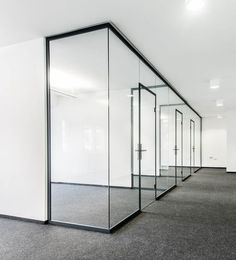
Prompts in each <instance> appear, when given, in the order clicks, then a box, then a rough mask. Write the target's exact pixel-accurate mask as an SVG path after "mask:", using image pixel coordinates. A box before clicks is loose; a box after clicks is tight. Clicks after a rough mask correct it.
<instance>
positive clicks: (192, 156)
mask: <svg viewBox="0 0 236 260" xmlns="http://www.w3.org/2000/svg"><path fill="white" fill-rule="evenodd" d="M194 167H195V121H194V120H193V119H190V173H191V174H192V173H193V172H194Z"/></svg>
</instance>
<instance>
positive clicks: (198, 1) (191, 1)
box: [185, 0, 205, 11]
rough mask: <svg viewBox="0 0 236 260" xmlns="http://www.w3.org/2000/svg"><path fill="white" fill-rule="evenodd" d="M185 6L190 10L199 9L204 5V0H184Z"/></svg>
mask: <svg viewBox="0 0 236 260" xmlns="http://www.w3.org/2000/svg"><path fill="white" fill-rule="evenodd" d="M185 2H186V8H187V9H188V10H190V11H199V10H200V9H202V8H203V7H204V6H205V1H204V0H185Z"/></svg>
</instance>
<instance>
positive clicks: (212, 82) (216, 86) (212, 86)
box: [210, 79, 220, 89]
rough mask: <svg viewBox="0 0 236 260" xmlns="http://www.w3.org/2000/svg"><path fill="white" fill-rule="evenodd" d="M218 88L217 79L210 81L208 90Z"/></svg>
mask: <svg viewBox="0 0 236 260" xmlns="http://www.w3.org/2000/svg"><path fill="white" fill-rule="evenodd" d="M219 87H220V81H219V80H218V79H212V80H211V81H210V88H211V89H218V88H219Z"/></svg>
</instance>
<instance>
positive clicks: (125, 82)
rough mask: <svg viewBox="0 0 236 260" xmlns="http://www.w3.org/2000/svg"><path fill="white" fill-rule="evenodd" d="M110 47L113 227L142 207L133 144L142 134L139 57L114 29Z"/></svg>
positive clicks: (111, 212) (111, 219) (111, 209)
mask: <svg viewBox="0 0 236 260" xmlns="http://www.w3.org/2000/svg"><path fill="white" fill-rule="evenodd" d="M109 46H110V47H109V54H110V56H109V58H110V59H109V61H110V62H109V64H110V69H109V72H110V74H109V79H110V91H109V92H110V95H109V96H110V102H109V108H110V225H111V227H112V226H114V225H116V224H117V223H118V222H120V221H121V220H123V219H124V218H126V217H128V216H129V215H130V214H132V213H134V212H135V211H137V210H139V190H138V188H139V178H138V171H137V154H135V152H134V150H135V149H136V146H135V147H134V146H133V140H134V139H132V137H133V136H134V135H136V136H135V137H134V138H135V140H137V136H138V117H137V116H138V109H137V108H138V102H137V101H138V99H137V95H138V80H139V59H138V58H137V57H136V56H135V55H134V54H133V53H132V52H131V51H130V50H129V49H128V48H127V47H126V46H125V45H124V44H123V43H122V42H121V41H120V39H118V38H117V37H116V36H115V35H114V34H113V33H112V32H111V31H110V32H109ZM134 96H135V98H134ZM135 144H137V141H136V143H135ZM133 157H134V158H133ZM134 163H135V166H134ZM132 174H134V175H132ZM132 177H133V178H134V179H133V178H132ZM133 181H134V182H135V185H133Z"/></svg>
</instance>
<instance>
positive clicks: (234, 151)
mask: <svg viewBox="0 0 236 260" xmlns="http://www.w3.org/2000/svg"><path fill="white" fill-rule="evenodd" d="M235 155H236V110H232V111H228V112H227V171H228V172H236V160H235Z"/></svg>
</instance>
